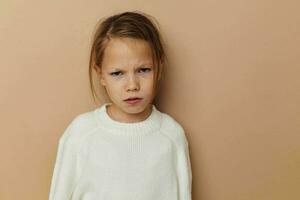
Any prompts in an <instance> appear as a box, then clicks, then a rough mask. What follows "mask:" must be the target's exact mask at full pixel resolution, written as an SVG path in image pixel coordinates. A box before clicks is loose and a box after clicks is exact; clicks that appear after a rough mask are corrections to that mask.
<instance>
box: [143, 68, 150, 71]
mask: <svg viewBox="0 0 300 200" xmlns="http://www.w3.org/2000/svg"><path fill="white" fill-rule="evenodd" d="M141 70H142V71H151V68H141Z"/></svg>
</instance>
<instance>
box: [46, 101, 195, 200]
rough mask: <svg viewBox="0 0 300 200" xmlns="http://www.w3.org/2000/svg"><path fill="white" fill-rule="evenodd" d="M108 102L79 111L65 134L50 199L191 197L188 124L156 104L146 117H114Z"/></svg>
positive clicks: (169, 199)
mask: <svg viewBox="0 0 300 200" xmlns="http://www.w3.org/2000/svg"><path fill="white" fill-rule="evenodd" d="M108 104H111V103H104V104H103V105H102V106H100V107H98V108H96V109H94V110H92V111H88V112H85V113H81V114H79V115H77V116H76V117H75V118H74V119H73V120H72V121H71V123H70V124H69V125H68V127H67V128H66V129H65V131H64V133H63V134H62V135H61V137H60V139H59V142H58V148H57V156H56V161H55V165H54V170H53V175H52V181H51V188H50V194H49V200H191V199H192V198H191V192H192V170H191V162H190V156H189V143H188V141H187V138H186V135H185V132H184V129H183V127H182V126H181V125H180V124H179V123H178V122H177V121H176V120H175V119H174V118H172V117H171V116H170V115H168V114H166V113H163V112H160V111H159V110H158V109H157V108H156V107H155V105H153V104H152V112H151V114H150V115H149V116H148V118H147V119H145V120H144V121H140V122H134V123H125V122H119V121H115V120H114V119H112V118H111V117H110V116H109V115H108V113H107V105H108Z"/></svg>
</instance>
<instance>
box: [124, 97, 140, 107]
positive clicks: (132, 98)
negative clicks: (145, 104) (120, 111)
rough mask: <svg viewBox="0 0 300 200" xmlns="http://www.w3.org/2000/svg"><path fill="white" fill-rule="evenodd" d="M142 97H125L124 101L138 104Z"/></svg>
mask: <svg viewBox="0 0 300 200" xmlns="http://www.w3.org/2000/svg"><path fill="white" fill-rule="evenodd" d="M141 100H142V98H139V97H131V98H128V99H125V100H124V101H126V102H127V103H128V104H131V105H133V104H136V103H139V102H141Z"/></svg>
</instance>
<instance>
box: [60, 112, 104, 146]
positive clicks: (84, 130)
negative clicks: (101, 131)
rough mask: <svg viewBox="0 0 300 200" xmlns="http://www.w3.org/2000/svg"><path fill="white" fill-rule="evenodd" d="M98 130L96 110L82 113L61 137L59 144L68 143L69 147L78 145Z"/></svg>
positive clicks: (72, 121)
mask: <svg viewBox="0 0 300 200" xmlns="http://www.w3.org/2000/svg"><path fill="white" fill-rule="evenodd" d="M97 128H98V126H97V122H96V120H95V117H94V110H92V111H87V112H84V113H80V114H78V115H76V116H75V117H74V118H73V119H72V120H71V122H70V123H69V125H68V126H67V128H66V129H65V131H64V132H63V134H62V135H61V136H60V139H59V142H60V143H67V144H69V145H75V144H78V143H79V142H80V141H82V140H83V138H84V137H86V136H87V135H89V133H90V132H92V131H93V130H95V129H97Z"/></svg>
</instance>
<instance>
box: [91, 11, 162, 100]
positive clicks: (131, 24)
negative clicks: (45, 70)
mask: <svg viewBox="0 0 300 200" xmlns="http://www.w3.org/2000/svg"><path fill="white" fill-rule="evenodd" d="M155 22H156V23H155ZM97 24H99V25H98V26H97V27H96V31H95V33H94V37H93V40H92V47H91V52H90V61H89V81H90V89H91V92H92V95H93V99H94V102H95V98H98V96H97V94H96V91H95V87H94V84H93V76H92V72H93V69H96V68H98V69H99V70H101V65H102V60H103V55H104V51H105V48H106V46H107V44H108V42H109V41H110V40H111V39H113V38H133V39H141V40H144V41H146V42H148V44H149V45H150V48H151V52H152V61H153V63H154V85H153V89H154V96H155V95H156V93H157V91H158V87H159V80H160V79H161V76H162V66H161V65H160V61H163V62H165V60H166V55H165V50H164V47H163V43H162V42H163V41H162V38H161V35H160V33H159V31H158V25H156V24H158V23H157V21H156V20H155V18H154V17H152V16H150V15H148V14H145V13H142V12H140V11H134V12H122V13H118V14H115V15H112V16H110V17H107V18H101V19H100V20H99V21H98V23H97ZM98 99H99V98H98Z"/></svg>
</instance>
